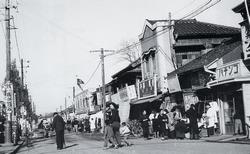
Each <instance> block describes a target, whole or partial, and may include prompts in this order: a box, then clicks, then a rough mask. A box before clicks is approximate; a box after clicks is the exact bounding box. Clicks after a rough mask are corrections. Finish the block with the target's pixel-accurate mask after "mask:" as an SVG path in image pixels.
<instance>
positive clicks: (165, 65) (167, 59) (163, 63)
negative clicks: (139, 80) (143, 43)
mask: <svg viewBox="0 0 250 154" xmlns="http://www.w3.org/2000/svg"><path fill="white" fill-rule="evenodd" d="M162 29H163V27H157V29H156V30H157V31H158V32H159V31H162ZM157 49H158V52H157V58H158V69H159V70H158V72H159V78H160V83H159V84H160V88H161V91H162V92H166V88H168V84H167V79H166V77H167V73H170V72H172V71H174V65H173V63H172V60H171V50H170V42H169V31H167V32H165V33H163V34H162V35H159V36H157ZM163 52H164V54H163ZM164 87H165V88H164Z"/></svg>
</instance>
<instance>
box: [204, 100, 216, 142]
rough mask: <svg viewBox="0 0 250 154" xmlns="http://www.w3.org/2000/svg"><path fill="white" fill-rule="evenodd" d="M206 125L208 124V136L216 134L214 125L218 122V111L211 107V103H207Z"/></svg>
mask: <svg viewBox="0 0 250 154" xmlns="http://www.w3.org/2000/svg"><path fill="white" fill-rule="evenodd" d="M205 116H206V123H207V124H206V126H207V136H208V137H210V136H211V135H214V127H215V122H216V118H217V115H216V111H215V110H214V109H213V108H211V105H210V104H206V114H205Z"/></svg>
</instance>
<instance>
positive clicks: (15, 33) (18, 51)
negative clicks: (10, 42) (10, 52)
mask: <svg viewBox="0 0 250 154" xmlns="http://www.w3.org/2000/svg"><path fill="white" fill-rule="evenodd" d="M12 23H13V26H14V36H15V42H16V48H17V53H18V58H19V62H20V64H21V53H20V48H19V43H18V39H17V32H16V26H15V21H14V18H13V20H12Z"/></svg>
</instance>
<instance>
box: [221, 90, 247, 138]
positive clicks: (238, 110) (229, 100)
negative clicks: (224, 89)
mask: <svg viewBox="0 0 250 154" xmlns="http://www.w3.org/2000/svg"><path fill="white" fill-rule="evenodd" d="M223 110H224V121H225V133H226V134H234V133H235V129H236V128H235V115H236V114H237V115H238V118H240V120H241V122H242V126H241V127H242V128H243V126H244V108H243V100H242V92H241V91H236V92H234V93H230V94H225V95H224V100H223ZM243 132H244V128H243ZM241 133H242V132H241Z"/></svg>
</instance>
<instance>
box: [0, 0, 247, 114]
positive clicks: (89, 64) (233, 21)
mask: <svg viewBox="0 0 250 154" xmlns="http://www.w3.org/2000/svg"><path fill="white" fill-rule="evenodd" d="M17 1H18V3H19V5H18V12H17V11H16V10H13V11H12V15H13V16H14V17H15V25H16V27H17V28H18V29H17V37H18V43H19V48H20V52H21V57H23V58H24V59H25V60H30V64H29V65H30V68H28V69H26V70H27V73H25V76H26V79H25V80H26V82H27V84H28V87H29V90H30V93H31V95H32V98H33V100H34V102H35V104H36V106H37V112H38V113H45V112H53V111H55V110H56V108H59V107H60V105H64V97H65V96H69V95H70V96H72V86H76V84H75V83H76V75H78V77H80V78H81V79H82V80H83V81H85V82H86V81H87V80H88V79H89V77H90V75H91V73H92V72H93V71H94V70H95V68H96V67H97V65H98V63H99V54H98V53H90V52H89V51H90V50H96V49H100V48H104V49H114V50H116V49H119V48H121V42H123V41H124V40H135V41H138V35H139V34H140V33H141V32H142V28H143V25H144V22H145V19H167V18H168V13H169V12H172V13H173V17H172V18H174V19H179V18H181V17H183V16H184V15H185V14H187V13H189V12H190V11H191V10H193V9H196V8H197V7H199V6H200V5H201V4H203V3H205V2H206V1H208V0H88V1H87V0H17ZM213 1H215V0H213ZM242 1H243V0H221V2H220V3H218V4H217V5H215V6H213V7H211V8H210V9H209V10H207V11H205V12H203V13H202V14H200V15H199V16H197V17H196V19H197V20H200V21H205V22H210V23H215V24H222V25H228V26H234V27H239V25H238V23H239V22H240V21H241V17H240V15H239V14H235V13H234V12H233V11H232V8H233V7H235V6H236V5H238V4H239V3H241V2H242ZM12 3H13V4H16V0H12ZM2 5H3V4H2ZM1 11H2V13H4V12H3V10H1ZM0 17H1V18H3V16H2V15H1V16H0ZM3 24H4V23H3V22H2V25H1V26H4V25H3ZM0 28H1V30H0V49H1V50H0V82H1V83H2V82H3V78H4V76H5V67H6V66H5V42H4V41H5V37H4V34H3V29H2V27H0ZM13 38H14V33H13V31H12V59H14V58H17V62H18V63H19V60H18V56H17V55H18V54H17V48H16V44H15V41H14V39H13ZM105 62H106V67H105V69H106V82H109V81H110V80H111V75H112V74H114V73H116V72H117V71H119V70H120V69H121V68H123V67H125V66H126V65H127V64H128V63H127V62H122V61H121V60H120V59H119V58H118V56H112V57H108V58H107V59H105ZM25 66H26V64H25ZM98 85H101V72H100V69H98V71H97V72H96V74H95V75H94V77H93V78H92V80H91V81H90V82H89V83H88V84H87V85H86V87H85V88H90V87H92V88H96V87H98ZM77 92H79V89H77ZM0 96H1V95H0Z"/></svg>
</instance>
